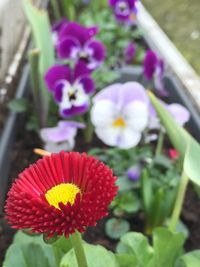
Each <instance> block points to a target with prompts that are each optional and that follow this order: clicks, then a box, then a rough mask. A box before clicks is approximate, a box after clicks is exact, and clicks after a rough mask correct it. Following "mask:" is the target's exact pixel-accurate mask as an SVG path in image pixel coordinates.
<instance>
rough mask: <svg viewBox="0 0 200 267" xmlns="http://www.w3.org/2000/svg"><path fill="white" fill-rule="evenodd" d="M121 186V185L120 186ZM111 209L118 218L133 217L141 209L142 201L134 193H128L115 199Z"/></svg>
mask: <svg viewBox="0 0 200 267" xmlns="http://www.w3.org/2000/svg"><path fill="white" fill-rule="evenodd" d="M118 185H119V184H118ZM111 208H112V209H113V212H114V214H115V215H116V216H122V215H126V214H131V215H133V214H134V213H136V212H138V211H139V209H140V208H141V203H140V199H139V197H138V196H137V194H136V193H135V192H133V191H126V192H124V193H123V194H119V195H118V196H116V197H115V199H114V200H113V202H112V204H111Z"/></svg>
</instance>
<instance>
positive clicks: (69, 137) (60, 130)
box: [40, 121, 85, 153]
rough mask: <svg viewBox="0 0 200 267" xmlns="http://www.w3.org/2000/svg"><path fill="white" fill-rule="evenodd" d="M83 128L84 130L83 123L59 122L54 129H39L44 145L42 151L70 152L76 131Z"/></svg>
mask: <svg viewBox="0 0 200 267" xmlns="http://www.w3.org/2000/svg"><path fill="white" fill-rule="evenodd" d="M83 128H85V125H84V124H83V123H79V122H76V121H60V122H58V125H57V126H56V127H52V128H43V129H41V130H40V137H41V139H42V141H43V142H44V143H45V146H44V149H45V150H47V151H49V152H51V153H58V152H60V151H61V150H64V151H69V150H72V149H73V148H74V145H75V137H76V134H77V130H78V129H83Z"/></svg>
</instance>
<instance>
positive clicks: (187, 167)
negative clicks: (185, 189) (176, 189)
mask: <svg viewBox="0 0 200 267" xmlns="http://www.w3.org/2000/svg"><path fill="white" fill-rule="evenodd" d="M184 172H185V174H186V175H187V176H188V177H189V178H190V180H191V181H192V182H194V183H196V184H198V185H200V175H199V173H200V145H199V144H198V143H197V142H196V140H194V139H193V138H190V143H189V146H188V149H187V152H186V155H185V159H184Z"/></svg>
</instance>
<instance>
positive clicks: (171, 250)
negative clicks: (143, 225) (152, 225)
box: [147, 228, 185, 267]
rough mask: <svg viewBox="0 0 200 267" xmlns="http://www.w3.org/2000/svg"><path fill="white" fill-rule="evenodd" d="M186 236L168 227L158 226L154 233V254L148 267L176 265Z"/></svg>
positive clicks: (171, 266) (172, 266)
mask: <svg viewBox="0 0 200 267" xmlns="http://www.w3.org/2000/svg"><path fill="white" fill-rule="evenodd" d="M184 241H185V237H184V236H183V235H182V234H180V233H172V232H170V231H169V230H168V229H166V228H157V229H155V230H154V233H153V248H154V256H153V258H152V260H151V261H150V263H149V264H148V265H147V267H161V266H162V267H174V265H175V262H176V260H177V257H178V255H179V253H180V251H181V249H182V247H183V244H184Z"/></svg>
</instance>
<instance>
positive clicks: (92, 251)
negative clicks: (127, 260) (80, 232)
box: [60, 244, 118, 267]
mask: <svg viewBox="0 0 200 267" xmlns="http://www.w3.org/2000/svg"><path fill="white" fill-rule="evenodd" d="M84 251H85V254H86V258H87V263H88V267H103V266H109V267H118V264H117V262H116V259H115V256H114V254H113V253H112V252H110V251H108V250H106V249H105V248H103V247H102V246H94V245H89V244H84ZM60 267H78V265H77V261H76V257H75V252H74V249H72V250H70V251H69V252H68V253H67V254H65V256H64V257H63V258H62V260H61V263H60Z"/></svg>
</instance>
